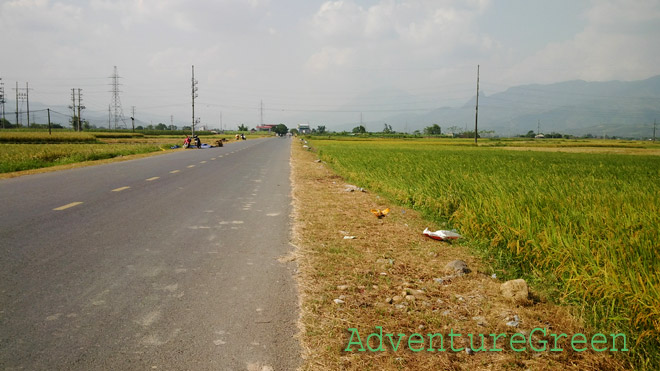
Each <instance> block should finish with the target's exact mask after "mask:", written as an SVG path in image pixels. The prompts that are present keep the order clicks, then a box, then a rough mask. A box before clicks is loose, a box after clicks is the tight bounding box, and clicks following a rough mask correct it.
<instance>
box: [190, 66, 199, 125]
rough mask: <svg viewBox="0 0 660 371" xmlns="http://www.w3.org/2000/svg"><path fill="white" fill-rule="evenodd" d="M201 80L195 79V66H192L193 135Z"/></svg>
mask: <svg viewBox="0 0 660 371" xmlns="http://www.w3.org/2000/svg"><path fill="white" fill-rule="evenodd" d="M198 83H199V81H197V80H195V66H194V65H193V66H192V86H191V87H192V135H193V136H194V135H195V98H197V97H198V96H199V94H197V90H199V88H198V87H197V84H198Z"/></svg>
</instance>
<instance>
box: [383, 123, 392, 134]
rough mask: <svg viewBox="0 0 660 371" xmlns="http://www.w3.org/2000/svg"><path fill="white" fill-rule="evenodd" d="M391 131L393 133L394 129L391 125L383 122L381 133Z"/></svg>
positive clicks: (389, 132)
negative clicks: (383, 126)
mask: <svg viewBox="0 0 660 371" xmlns="http://www.w3.org/2000/svg"><path fill="white" fill-rule="evenodd" d="M391 133H394V130H392V125H387V124H385V128H383V134H391Z"/></svg>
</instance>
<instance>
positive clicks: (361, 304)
mask: <svg viewBox="0 0 660 371" xmlns="http://www.w3.org/2000/svg"><path fill="white" fill-rule="evenodd" d="M316 159H317V157H316V155H315V154H314V153H313V152H309V151H306V150H304V149H303V148H302V144H301V143H300V142H299V141H298V140H294V143H293V148H292V181H293V184H294V191H293V197H294V222H295V223H294V225H295V227H294V243H295V244H296V245H297V247H298V249H297V260H298V265H299V276H298V282H299V291H300V295H301V303H300V306H301V320H300V326H301V342H302V346H303V357H304V364H303V366H302V369H304V370H319V369H324V370H336V369H360V370H363V369H365V370H366V369H373V370H379V369H384V370H395V369H437V370H440V369H444V370H451V369H455V370H475V369H557V368H564V369H576V370H577V369H580V370H584V369H593V370H595V369H622V368H623V366H622V365H621V363H620V362H619V361H617V360H615V359H613V357H611V354H610V352H604V353H596V352H594V351H592V350H587V351H585V352H575V351H573V350H572V349H571V345H570V344H563V349H564V350H563V351H557V352H550V351H544V352H533V351H530V350H529V349H528V350H527V351H524V352H514V351H512V350H510V347H508V346H504V345H505V344H507V342H504V344H500V343H498V347H502V348H504V350H503V351H501V352H491V351H481V352H476V353H474V354H468V353H466V352H465V351H461V352H454V351H451V350H449V345H448V343H447V342H448V341H449V339H448V338H446V337H445V348H447V349H448V350H447V351H444V352H439V351H436V352H430V351H426V350H425V351H421V352H413V351H411V350H409V349H408V336H409V335H412V334H414V333H419V334H421V335H422V336H423V337H425V338H426V340H427V341H426V343H425V344H424V349H428V348H429V343H428V337H427V334H429V333H440V334H445V335H446V334H449V333H450V331H453V333H455V334H462V335H464V336H462V337H461V338H455V343H454V346H455V348H456V349H459V348H460V347H465V346H468V347H470V343H469V340H468V339H467V336H466V335H467V334H470V333H471V334H474V340H475V342H474V346H475V347H476V348H477V349H478V348H479V345H480V340H479V335H478V334H484V335H485V339H486V344H485V349H494V348H497V347H495V346H494V345H493V341H492V338H491V337H489V336H488V335H489V334H501V333H504V334H507V336H509V337H510V336H511V335H513V334H516V333H520V334H523V335H525V336H526V337H527V336H529V335H530V332H532V330H533V329H535V328H541V329H547V331H548V332H549V333H566V334H568V335H569V336H572V335H573V334H576V333H583V334H586V335H587V336H588V337H590V336H591V335H592V334H593V332H590V330H589V329H585V328H584V327H583V326H582V325H581V324H580V322H579V321H577V320H576V319H574V318H573V317H572V316H571V315H570V314H569V313H568V311H567V309H566V308H563V307H558V306H554V305H550V304H547V303H546V302H544V301H543V300H540V299H538V298H535V299H533V300H529V301H527V302H525V303H523V304H514V303H511V302H508V301H507V300H505V299H504V298H502V297H501V296H500V294H499V287H500V284H501V282H500V281H499V280H497V279H493V278H491V273H492V272H491V271H490V269H489V268H488V267H486V266H484V265H483V263H482V262H481V261H479V260H478V259H477V258H475V257H473V256H471V255H470V254H469V253H468V252H467V249H466V248H464V247H462V246H460V245H459V244H448V243H444V242H439V241H435V240H431V239H429V238H427V237H424V236H422V234H421V232H422V231H423V230H424V228H425V227H430V229H432V230H434V229H436V228H435V227H436V226H434V225H430V224H429V223H428V222H426V221H425V220H423V219H422V217H421V216H420V215H419V214H418V213H417V212H414V211H411V210H408V209H404V208H401V207H393V206H392V205H390V204H389V203H388V202H387V201H386V200H385V199H383V198H380V197H379V196H378V195H376V194H372V193H362V192H346V191H345V183H344V181H343V180H342V179H341V178H340V177H339V176H337V175H335V174H334V173H333V172H332V171H330V170H329V169H328V168H327V167H326V166H325V164H323V163H318V162H316ZM386 207H390V208H391V210H392V212H391V213H390V214H389V215H388V216H386V217H385V218H383V219H377V218H375V217H374V215H372V214H371V212H370V209H375V208H377V209H383V208H386ZM344 236H355V237H356V238H355V239H344ZM455 259H462V260H464V261H466V262H467V263H468V265H469V266H470V268H471V270H472V272H471V273H469V274H467V275H464V276H460V277H454V278H451V279H445V280H444V281H443V282H442V283H438V282H437V280H435V278H440V277H445V276H446V274H445V273H444V272H443V268H444V266H445V264H447V263H448V262H449V261H452V260H455ZM397 296H398V297H399V299H400V301H398V302H393V303H389V302H388V301H389V300H387V299H391V298H394V297H397ZM532 297H534V295H532ZM335 299H339V300H335ZM516 316H517V318H518V319H519V324H518V326H517V327H511V326H508V325H507V322H511V321H515V318H516ZM376 326H381V327H382V328H383V332H384V333H392V334H394V337H393V339H394V343H395V344H396V342H397V339H398V334H400V333H402V334H406V336H407V337H406V338H404V339H403V340H402V341H401V346H400V347H399V349H398V350H397V351H394V350H393V349H392V347H391V346H390V345H389V340H387V339H384V340H385V341H384V345H385V349H386V351H383V352H381V351H378V352H371V351H368V350H367V351H364V352H361V351H358V350H357V347H356V346H353V347H352V349H353V352H346V351H345V349H346V348H347V345H348V343H349V339H350V336H351V332H349V330H348V329H349V328H355V329H357V331H359V334H360V336H361V341H362V343H363V344H365V346H366V338H367V336H368V335H369V334H370V333H372V332H374V331H377V330H376ZM538 335H539V333H538V332H536V333H535V334H534V336H533V338H534V339H535V343H534V344H536V345H537V347H538V346H539V344H542V343H540V342H536V341H542V340H544V339H545V340H549V341H550V340H551V339H550V337H549V336H545V337H544V336H538ZM352 340H353V341H355V340H356V339H355V338H353V339H352ZM416 340H418V339H416ZM435 340H436V341H437V338H436V339H435ZM501 341H502V340H500V342H501ZM528 345H529V344H528ZM371 346H372V347H373V348H377V347H378V344H377V342H376V339H375V338H374V339H372V342H371ZM417 347H419V345H415V348H417ZM434 347H435V348H438V345H437V344H434Z"/></svg>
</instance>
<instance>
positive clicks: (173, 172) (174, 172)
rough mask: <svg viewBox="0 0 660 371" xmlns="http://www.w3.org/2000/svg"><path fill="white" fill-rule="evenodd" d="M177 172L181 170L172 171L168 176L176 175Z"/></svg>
mask: <svg viewBox="0 0 660 371" xmlns="http://www.w3.org/2000/svg"><path fill="white" fill-rule="evenodd" d="M179 171H181V170H172V171H170V174H176V173H178V172H179Z"/></svg>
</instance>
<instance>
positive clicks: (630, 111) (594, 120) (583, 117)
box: [5, 75, 660, 138]
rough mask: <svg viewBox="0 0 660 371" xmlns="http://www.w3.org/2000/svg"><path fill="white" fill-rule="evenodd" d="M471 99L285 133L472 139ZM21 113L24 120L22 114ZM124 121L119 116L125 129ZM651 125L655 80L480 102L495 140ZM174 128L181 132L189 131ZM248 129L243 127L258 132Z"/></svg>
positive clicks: (374, 111)
mask: <svg viewBox="0 0 660 371" xmlns="http://www.w3.org/2000/svg"><path fill="white" fill-rule="evenodd" d="M475 90H476V87H475ZM7 98H8V101H7V103H6V106H5V110H6V111H7V119H8V120H9V121H11V122H14V121H15V119H14V116H13V114H12V113H11V112H13V111H14V105H15V102H13V101H11V100H10V98H11V96H7ZM475 98H476V97H475V96H473V97H472V99H470V100H468V101H467V102H464V103H463V104H456V105H455V106H454V107H439V108H436V109H432V110H428V109H425V107H433V102H432V101H429V98H428V97H425V98H423V97H417V96H415V95H412V94H408V93H407V92H405V91H403V90H400V89H395V88H389V89H380V90H377V91H373V92H371V93H369V94H364V95H361V96H357V97H354V98H353V99H352V100H351V101H349V102H347V103H346V104H345V105H343V106H339V107H337V108H336V109H329V110H327V111H324V110H319V111H313V110H312V111H310V112H306V113H305V114H304V115H299V114H292V115H291V116H290V119H288V120H285V121H284V122H283V123H284V124H285V125H287V126H288V127H289V128H294V127H296V125H298V124H300V123H309V124H310V125H311V127H312V128H315V127H316V126H318V125H325V126H326V129H327V130H330V131H344V130H345V131H351V130H352V129H353V128H354V127H355V126H357V125H359V124H360V115H361V113H364V121H363V123H364V125H365V126H366V128H367V130H368V131H381V130H382V129H383V127H384V124H385V123H387V124H389V125H391V126H392V127H393V129H394V130H395V131H399V132H404V131H405V132H409V133H412V132H413V131H415V130H420V131H422V130H423V129H424V128H425V127H426V126H430V125H433V124H438V125H440V126H441V127H442V129H443V132H445V133H447V132H451V131H456V130H457V128H460V129H461V130H470V131H471V130H474V116H475ZM47 107H49V108H51V109H52V110H55V111H56V113H52V115H53V122H58V123H61V124H64V125H67V124H68V117H67V116H65V115H68V114H70V112H71V110H70V109H69V108H67V106H65V105H55V106H53V105H51V106H47V105H45V104H43V103H40V102H30V110H31V111H32V113H31V121H36V122H43V123H45V122H46V119H45V108H47ZM40 110H41V112H39V111H40ZM21 111H23V112H25V107H23V108H21ZM57 112H59V113H61V114H58V113H57ZM60 116H61V117H60ZM82 116H83V119H85V120H89V121H90V122H91V123H92V124H93V125H96V126H99V127H107V126H108V112H107V111H105V112H101V111H94V110H90V109H87V110H84V111H83V114H82ZM129 116H130V114H125V117H126V124H127V126H128V127H130V118H129ZM137 116H138V117H136V123H135V124H136V125H143V126H146V125H149V124H153V125H156V124H158V123H160V122H162V123H164V124H166V125H169V124H170V117H169V115H167V114H166V113H158V112H139V115H137ZM35 118H36V120H35ZM654 120H660V75H659V76H654V77H651V78H648V79H646V80H640V81H629V82H624V81H607V82H586V81H581V80H576V81H566V82H560V83H555V84H548V85H539V84H533V85H521V86H516V87H512V88H509V89H507V90H506V91H503V92H500V93H496V94H493V95H488V94H487V92H483V91H481V92H480V94H479V130H480V131H482V130H484V131H494V135H498V136H511V135H518V134H524V133H527V132H528V131H530V130H533V131H534V132H536V131H537V128H539V127H540V132H541V133H551V132H559V133H563V134H572V135H585V134H592V135H594V136H610V137H611V136H616V137H625V138H649V137H651V136H652V135H653V122H654ZM21 121H25V118H23V119H22V120H21ZM265 121H267V116H266V118H265ZM174 124H175V125H178V126H179V127H181V126H183V125H189V123H185V124H181V123H179V122H175V123H174ZM202 124H206V125H207V126H208V127H209V128H217V127H219V125H218V124H217V123H202ZM238 124H239V123H229V122H225V123H224V125H223V126H224V128H225V129H230V130H231V129H236V126H237V125H238ZM247 124H248V126H249V127H254V126H256V125H255V124H253V123H247ZM450 128H453V129H450Z"/></svg>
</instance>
